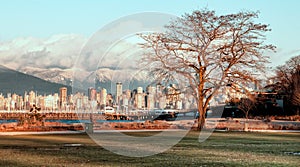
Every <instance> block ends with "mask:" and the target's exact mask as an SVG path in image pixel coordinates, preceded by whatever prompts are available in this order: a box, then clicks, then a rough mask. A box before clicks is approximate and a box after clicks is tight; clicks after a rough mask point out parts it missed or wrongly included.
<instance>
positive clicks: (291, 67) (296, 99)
mask: <svg viewBox="0 0 300 167" xmlns="http://www.w3.org/2000/svg"><path fill="white" fill-rule="evenodd" d="M270 79H273V80H274V81H275V82H274V83H273V84H270V85H267V87H266V88H270V89H272V91H274V92H277V93H279V94H282V95H285V96H287V102H286V104H287V106H288V107H286V108H288V109H291V108H290V107H292V106H294V107H296V114H299V107H300V55H298V56H295V57H292V58H291V59H289V60H288V61H287V62H286V63H285V64H283V65H281V66H278V67H277V68H276V75H275V76H274V77H271V78H270ZM293 114H294V113H293Z"/></svg>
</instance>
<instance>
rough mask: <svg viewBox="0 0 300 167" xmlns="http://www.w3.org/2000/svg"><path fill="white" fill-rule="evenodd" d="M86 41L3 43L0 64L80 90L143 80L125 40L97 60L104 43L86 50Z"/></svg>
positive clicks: (68, 37) (59, 38) (69, 37)
mask: <svg viewBox="0 0 300 167" xmlns="http://www.w3.org/2000/svg"><path fill="white" fill-rule="evenodd" d="M87 41H88V39H87V38H86V37H84V36H82V35H77V34H60V35H54V36H51V37H49V38H45V39H43V38H33V37H26V38H17V39H14V40H11V41H2V42H1V43H0V62H1V64H2V65H5V66H6V67H9V68H11V69H14V70H16V71H19V72H22V73H25V74H28V75H32V76H35V77H38V78H41V79H44V80H46V81H51V82H55V83H60V84H65V85H72V84H74V80H75V81H77V82H76V83H80V85H76V86H80V87H81V88H82V89H84V88H86V87H89V86H93V85H95V83H107V82H124V83H125V82H127V83H129V82H131V81H142V82H143V81H145V80H146V78H147V77H146V74H145V73H144V72H141V71H140V70H138V69H137V68H136V67H135V62H134V59H135V56H136V52H138V49H136V46H134V45H132V44H130V43H128V42H126V41H125V42H119V43H118V44H117V45H116V46H114V47H113V48H111V50H109V51H110V52H109V55H106V56H102V57H100V58H99V57H97V56H98V55H102V54H103V53H104V52H105V53H106V50H105V48H101V47H99V46H102V44H103V43H105V41H99V42H98V41H97V42H98V43H93V45H88V46H87V47H86V43H87ZM86 48H88V50H87V51H86V50H84V49H86ZM82 50H84V51H82ZM85 51H86V52H85ZM78 61H79V62H80V63H81V64H80V63H77V62H78ZM97 65H98V66H97Z"/></svg>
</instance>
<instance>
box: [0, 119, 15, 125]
mask: <svg viewBox="0 0 300 167" xmlns="http://www.w3.org/2000/svg"><path fill="white" fill-rule="evenodd" d="M14 122H18V120H16V119H8V120H3V119H0V124H3V123H14Z"/></svg>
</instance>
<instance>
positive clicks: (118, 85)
mask: <svg viewBox="0 0 300 167" xmlns="http://www.w3.org/2000/svg"><path fill="white" fill-rule="evenodd" d="M122 92H123V90H122V83H121V82H117V83H116V102H117V104H119V103H120V100H121V97H122Z"/></svg>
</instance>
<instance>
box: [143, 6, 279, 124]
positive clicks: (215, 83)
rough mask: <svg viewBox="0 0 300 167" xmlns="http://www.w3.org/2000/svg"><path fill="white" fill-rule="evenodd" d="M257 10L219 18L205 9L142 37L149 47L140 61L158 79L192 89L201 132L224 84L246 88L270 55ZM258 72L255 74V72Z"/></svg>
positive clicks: (271, 48) (144, 45)
mask: <svg viewBox="0 0 300 167" xmlns="http://www.w3.org/2000/svg"><path fill="white" fill-rule="evenodd" d="M257 17H258V13H257V12H240V13H236V14H228V15H221V16H218V15H216V14H215V12H214V11H209V10H207V9H204V10H200V11H194V12H193V13H191V14H185V15H183V16H182V17H180V18H178V19H176V20H173V21H171V22H170V23H169V24H168V25H167V26H166V29H167V30H166V32H164V33H149V34H144V35H140V36H141V37H142V38H143V39H144V40H145V43H143V44H142V47H143V48H145V49H147V52H146V53H145V54H144V56H143V58H142V60H141V62H142V65H143V66H148V67H150V68H151V70H150V74H151V76H154V78H155V79H157V80H158V81H170V80H177V81H178V82H180V83H185V84H186V85H188V86H189V88H190V89H192V92H193V95H194V97H195V99H196V100H197V103H198V104H197V106H198V112H199V118H198V129H199V130H200V129H202V127H203V126H204V123H205V112H206V110H207V107H208V105H209V102H210V101H211V100H212V98H213V97H214V95H215V94H216V93H217V92H218V91H219V90H220V89H221V88H222V87H224V86H226V85H228V83H230V85H231V86H232V87H239V88H240V87H244V86H247V84H248V83H249V82H253V81H254V80H255V77H254V75H253V72H254V71H255V70H256V71H257V70H263V69H264V63H266V62H267V59H268V57H266V56H264V55H263V52H264V51H266V50H271V51H273V50H274V49H275V47H274V46H273V45H266V44H264V41H265V36H264V33H265V32H267V31H270V29H269V28H268V26H267V25H265V24H260V23H255V22H254V19H255V18H257ZM254 69H255V70H254Z"/></svg>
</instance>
